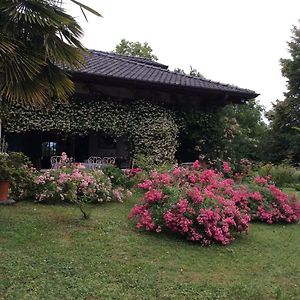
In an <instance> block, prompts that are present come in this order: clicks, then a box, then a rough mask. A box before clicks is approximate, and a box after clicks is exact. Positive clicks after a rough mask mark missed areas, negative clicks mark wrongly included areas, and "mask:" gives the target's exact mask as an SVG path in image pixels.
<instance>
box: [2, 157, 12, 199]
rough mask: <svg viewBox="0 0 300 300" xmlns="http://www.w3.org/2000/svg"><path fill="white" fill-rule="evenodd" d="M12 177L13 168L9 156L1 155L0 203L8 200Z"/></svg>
mask: <svg viewBox="0 0 300 300" xmlns="http://www.w3.org/2000/svg"><path fill="white" fill-rule="evenodd" d="M11 175H12V166H11V163H10V160H9V155H8V154H6V153H0V201H7V200H8V190H9V181H10V179H11Z"/></svg>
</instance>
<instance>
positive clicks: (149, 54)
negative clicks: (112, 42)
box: [114, 39, 158, 61]
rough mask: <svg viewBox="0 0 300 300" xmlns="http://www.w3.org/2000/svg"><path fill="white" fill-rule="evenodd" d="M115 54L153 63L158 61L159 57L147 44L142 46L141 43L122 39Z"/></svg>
mask: <svg viewBox="0 0 300 300" xmlns="http://www.w3.org/2000/svg"><path fill="white" fill-rule="evenodd" d="M114 52H115V53H118V54H124V55H131V56H136V57H143V58H148V59H150V60H153V61H157V60H158V58H157V56H156V55H154V54H153V50H152V48H151V47H150V46H149V44H148V43H147V42H144V43H143V44H142V43H140V42H130V41H127V40H125V39H122V40H121V42H120V43H119V44H118V45H117V46H116V49H115V51H114Z"/></svg>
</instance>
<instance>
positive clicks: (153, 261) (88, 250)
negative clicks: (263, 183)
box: [0, 199, 300, 300]
mask: <svg viewBox="0 0 300 300" xmlns="http://www.w3.org/2000/svg"><path fill="white" fill-rule="evenodd" d="M133 202H134V199H132V200H131V201H130V202H127V203H124V204H119V203H108V204H103V205H99V206H93V207H91V208H90V209H92V210H93V212H92V219H91V220H89V221H84V220H81V219H80V218H79V216H80V213H79V210H78V209H77V208H76V207H72V206H59V205H48V206H46V205H36V204H31V203H19V204H17V205H15V206H13V207H4V206H0V299H5V300H6V299H30V300H32V299H300V225H286V226H284V225H265V224H258V223H256V224H252V225H251V229H250V233H249V234H248V235H242V236H240V238H238V239H237V240H236V241H235V242H234V243H233V244H232V245H230V246H227V247H223V246H211V247H208V248H204V247H201V246H199V245H197V244H192V243H188V242H186V241H183V240H180V239H177V238H175V237H171V236H166V235H162V234H160V235H157V234H150V233H144V232H137V231H136V230H135V229H134V227H133V225H132V223H130V221H128V220H127V214H128V212H129V210H130V208H131V207H132V205H133Z"/></svg>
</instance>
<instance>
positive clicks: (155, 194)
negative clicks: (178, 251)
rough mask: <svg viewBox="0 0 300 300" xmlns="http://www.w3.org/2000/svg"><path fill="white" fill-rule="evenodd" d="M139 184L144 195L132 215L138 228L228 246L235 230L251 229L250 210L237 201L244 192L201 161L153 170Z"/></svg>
mask: <svg viewBox="0 0 300 300" xmlns="http://www.w3.org/2000/svg"><path fill="white" fill-rule="evenodd" d="M139 187H140V188H142V189H143V190H145V191H146V192H145V195H144V197H143V198H142V200H141V203H140V204H137V205H135V206H134V208H133V209H132V211H131V213H130V215H129V217H130V218H134V219H136V221H137V223H136V227H137V228H144V229H146V230H150V231H156V232H160V231H171V232H174V233H178V234H180V235H182V236H184V237H186V238H187V239H188V240H191V241H199V242H200V243H201V244H203V245H209V244H211V243H220V244H223V245H227V244H229V243H230V242H231V241H233V240H234V238H235V235H236V233H241V232H245V231H247V230H248V226H249V221H250V216H249V215H248V213H247V209H241V208H238V206H237V205H236V204H235V201H237V199H238V200H240V199H241V198H243V197H245V195H244V191H242V190H239V189H235V187H234V182H233V180H231V179H224V178H223V176H222V174H220V173H218V172H216V171H214V170H203V169H201V167H200V165H199V163H198V162H195V163H194V165H193V168H191V169H185V168H182V167H177V168H175V169H174V170H173V171H171V172H169V173H158V172H153V173H152V174H151V175H150V178H149V179H147V180H145V181H144V182H142V183H140V184H139Z"/></svg>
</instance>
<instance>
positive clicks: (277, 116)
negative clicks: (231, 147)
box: [266, 26, 300, 163]
mask: <svg viewBox="0 0 300 300" xmlns="http://www.w3.org/2000/svg"><path fill="white" fill-rule="evenodd" d="M288 50H289V52H290V58H287V59H281V67H282V69H281V70H282V75H283V76H285V77H286V79H287V90H288V91H287V93H286V94H285V99H284V100H283V101H277V103H275V104H274V105H273V108H272V110H271V111H270V112H269V114H268V115H269V119H270V121H271V129H272V130H271V134H270V137H269V138H268V141H267V143H266V153H267V154H269V155H266V158H267V159H268V160H270V161H273V162H280V161H282V160H285V159H289V160H291V161H292V162H294V163H296V162H300V134H299V133H298V132H297V131H296V130H295V129H294V127H299V126H300V73H299V68H300V28H299V27H298V28H297V27H296V26H294V27H293V29H292V37H291V41H290V42H288Z"/></svg>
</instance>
